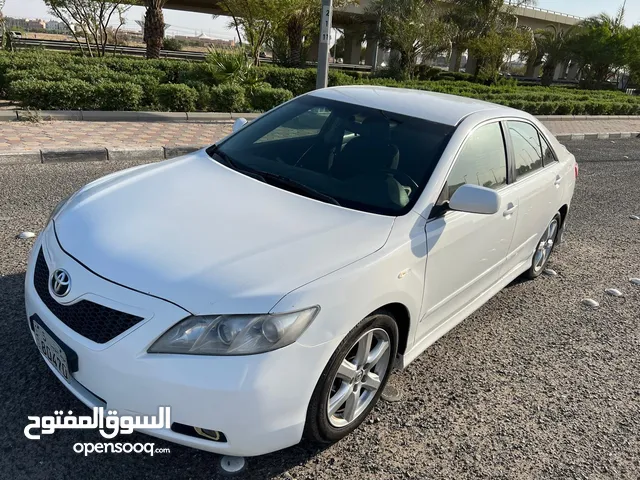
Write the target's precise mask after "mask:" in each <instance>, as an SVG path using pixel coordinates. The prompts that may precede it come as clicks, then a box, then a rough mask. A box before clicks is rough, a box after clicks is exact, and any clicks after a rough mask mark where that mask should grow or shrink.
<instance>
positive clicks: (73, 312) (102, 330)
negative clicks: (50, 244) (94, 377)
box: [33, 249, 142, 343]
mask: <svg viewBox="0 0 640 480" xmlns="http://www.w3.org/2000/svg"><path fill="white" fill-rule="evenodd" d="M33 286H34V287H35V289H36V292H38V295H39V296H40V299H41V300H42V302H43V303H44V304H45V305H46V306H47V308H48V309H49V310H50V311H51V313H53V314H54V315H55V316H56V317H57V318H58V320H60V321H61V322H62V323H64V324H65V325H66V326H67V327H69V328H70V329H72V330H73V331H75V332H77V333H79V334H80V335H82V336H83V337H86V338H88V339H89V340H92V341H94V342H96V343H107V342H108V341H109V340H111V339H112V338H115V337H117V336H118V335H120V334H121V333H122V332H125V331H127V330H129V329H130V328H131V327H133V326H134V325H135V324H137V323H138V322H140V321H142V317H137V316H135V315H130V314H128V313H124V312H120V311H118V310H113V309H112V308H108V307H105V306H104V305H99V304H97V303H93V302H89V301H87V300H81V301H79V302H77V303H74V304H73V305H62V304H60V303H58V302H56V301H55V300H54V299H53V297H51V294H50V293H49V267H48V266H47V261H46V260H45V258H44V254H43V253H42V249H40V252H38V259H37V260H36V267H35V271H34V274H33Z"/></svg>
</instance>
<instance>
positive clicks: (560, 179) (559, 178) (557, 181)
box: [553, 175, 562, 185]
mask: <svg viewBox="0 0 640 480" xmlns="http://www.w3.org/2000/svg"><path fill="white" fill-rule="evenodd" d="M561 182H562V177H561V176H560V175H558V176H556V180H555V182H553V184H554V185H560V183H561Z"/></svg>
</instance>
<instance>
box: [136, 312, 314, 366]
mask: <svg viewBox="0 0 640 480" xmlns="http://www.w3.org/2000/svg"><path fill="white" fill-rule="evenodd" d="M319 311H320V307H311V308H307V309H306V310H300V311H298V312H291V313H280V314H276V315H268V314H267V315H211V316H202V317H189V318H187V319H185V320H183V321H181V322H180V323H177V324H176V325H174V326H173V327H171V328H170V329H169V330H167V331H166V332H165V333H164V334H163V335H162V336H161V337H160V338H159V339H158V340H156V342H155V343H154V344H153V345H152V346H151V347H150V348H149V350H148V352H149V353H183V354H189V355H252V354H255V353H263V352H268V351H271V350H276V349H278V348H282V347H284V346H287V345H289V344H291V343H293V342H295V341H296V340H297V339H298V337H300V335H302V332H304V331H305V329H306V328H307V327H308V326H309V324H310V323H311V322H312V321H313V319H314V318H315V317H316V315H317V314H318V312H319Z"/></svg>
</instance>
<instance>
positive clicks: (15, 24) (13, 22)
mask: <svg viewBox="0 0 640 480" xmlns="http://www.w3.org/2000/svg"><path fill="white" fill-rule="evenodd" d="M5 25H6V28H7V29H8V30H15V29H22V30H26V29H27V19H26V18H13V17H7V18H6V19H5Z"/></svg>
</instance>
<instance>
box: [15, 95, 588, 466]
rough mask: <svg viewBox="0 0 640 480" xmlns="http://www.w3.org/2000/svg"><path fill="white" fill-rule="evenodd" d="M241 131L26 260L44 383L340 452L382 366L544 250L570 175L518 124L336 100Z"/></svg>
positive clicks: (324, 99)
mask: <svg viewBox="0 0 640 480" xmlns="http://www.w3.org/2000/svg"><path fill="white" fill-rule="evenodd" d="M245 123H246V122H243V121H241V120H239V121H237V122H236V124H235V125H234V128H233V133H232V134H231V135H229V136H228V137H226V138H225V139H223V140H221V141H219V142H217V143H216V144H215V145H212V146H210V147H209V148H206V149H203V150H200V151H197V152H195V153H193V154H189V155H186V156H184V157H181V158H176V159H172V160H168V161H164V162H160V163H153V164H149V165H143V166H138V167H135V168H131V169H128V170H124V171H121V172H117V173H114V174H112V175H109V176H106V177H104V178H101V179H99V180H96V181H94V182H92V183H90V184H89V185H87V186H85V187H83V188H82V189H80V190H79V191H78V192H76V193H75V194H73V195H71V196H70V197H69V198H67V199H65V200H63V201H62V202H60V204H59V205H58V206H57V207H56V208H55V210H54V211H53V213H52V214H51V218H50V220H49V221H48V223H47V225H46V227H45V228H44V230H43V231H42V232H41V233H40V235H39V237H38V239H37V241H36V242H35V245H34V248H33V251H32V253H31V255H30V258H29V263H28V269H27V275H26V285H25V287H26V288H25V291H26V293H25V295H26V310H27V317H28V325H29V329H30V331H31V333H32V335H33V338H34V340H35V342H36V344H37V345H38V348H39V349H40V351H41V353H42V356H43V358H44V361H45V362H46V363H47V365H48V366H49V368H50V369H51V370H52V371H53V373H54V374H55V375H56V376H57V377H58V378H59V379H60V380H61V382H62V384H63V385H64V386H65V387H66V388H68V389H69V390H70V391H71V392H72V393H73V394H74V395H75V396H76V397H78V398H79V399H80V400H81V401H82V402H84V403H85V404H86V405H88V406H91V407H96V406H102V407H105V408H109V409H114V410H117V411H118V412H119V414H122V415H154V414H155V413H156V412H157V411H158V407H160V406H170V407H171V419H172V423H171V425H169V426H167V427H166V428H164V429H161V430H155V431H153V430H149V431H147V432H148V433H151V434H153V435H156V436H158V437H161V438H164V439H166V440H170V441H173V442H177V443H180V444H183V445H188V446H191V447H195V448H199V449H203V450H208V451H211V452H217V453H222V454H227V455H238V456H240V455H243V456H244V455H246V456H251V455H260V454H265V453H268V452H271V451H274V450H278V449H282V448H285V447H288V446H291V445H294V444H296V443H298V442H300V441H301V439H302V438H307V439H311V440H313V441H317V442H324V443H329V442H334V441H337V440H339V439H340V438H342V437H344V436H345V435H347V434H349V433H350V432H352V431H354V430H355V429H356V428H357V427H358V425H359V424H360V423H362V421H363V419H364V418H365V417H366V416H367V415H368V414H369V412H370V411H371V409H372V408H373V407H374V406H375V405H376V402H377V401H378V400H379V398H380V395H381V393H382V391H383V389H384V388H385V384H386V382H387V380H388V379H389V375H390V373H391V372H392V370H393V369H394V368H404V367H406V366H407V365H408V364H409V363H411V361H412V360H414V359H415V358H416V357H417V356H418V355H419V354H420V353H421V352H423V351H424V350H425V349H426V348H427V347H429V346H430V345H431V344H433V342H435V341H436V340H437V339H438V338H440V337H441V336H442V335H444V334H445V333H446V332H447V331H449V330H451V329H452V328H453V327H454V326H455V325H457V324H458V323H459V322H461V321H462V320H463V319H464V318H466V317H468V316H469V315H470V314H471V313H472V312H473V311H475V310H476V309H478V308H479V307H480V306H481V305H482V304H484V303H485V302H486V301H487V300H488V299H489V298H491V297H492V296H493V295H495V294H496V293H498V292H499V291H500V290H501V289H502V288H503V287H504V286H506V285H507V284H509V283H510V282H511V281H513V280H514V279H516V278H517V277H519V276H524V277H526V278H529V279H533V278H536V277H537V276H539V275H540V274H541V272H542V271H543V270H544V269H545V265H546V263H547V261H548V259H549V256H550V255H551V253H552V251H553V249H554V247H555V246H556V244H557V243H558V242H560V241H561V240H562V234H563V232H564V229H565V226H566V222H567V216H568V213H569V208H570V205H571V198H572V195H573V191H574V185H575V181H576V177H577V175H578V166H577V164H576V162H575V158H574V156H573V155H571V154H570V153H569V152H568V151H567V150H566V148H565V147H564V146H562V145H561V144H560V143H558V141H557V140H556V139H555V138H554V137H553V135H551V133H550V132H549V131H548V130H547V129H546V128H545V127H544V125H542V124H541V123H540V122H538V121H537V120H536V119H535V118H534V117H532V116H530V115H528V114H526V113H523V112H521V111H518V110H514V109H510V108H506V107H503V106H499V105H494V104H490V103H485V102H481V101H477V100H472V99H467V98H460V97H454V96H449V95H443V94H436V93H430V92H422V91H414V90H404V89H392V88H381V87H364V86H352V87H338V88H328V89H322V90H318V91H314V92H312V93H309V94H307V95H303V96H301V97H298V98H296V99H294V100H292V101H289V102H287V103H285V104H283V105H280V106H279V107H277V108H275V109H273V110H272V111H270V112H268V113H266V114H264V115H262V116H261V117H259V118H258V119H256V120H254V121H253V122H251V123H246V124H245Z"/></svg>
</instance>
